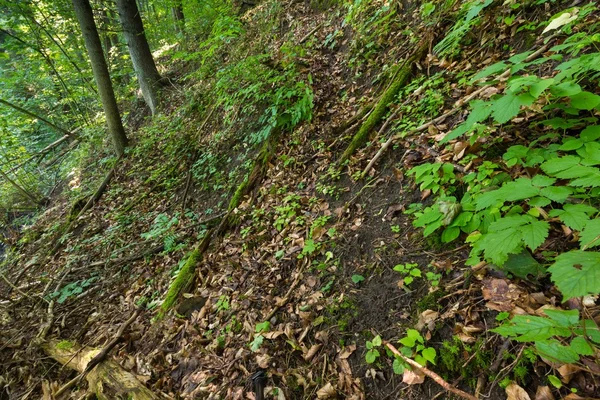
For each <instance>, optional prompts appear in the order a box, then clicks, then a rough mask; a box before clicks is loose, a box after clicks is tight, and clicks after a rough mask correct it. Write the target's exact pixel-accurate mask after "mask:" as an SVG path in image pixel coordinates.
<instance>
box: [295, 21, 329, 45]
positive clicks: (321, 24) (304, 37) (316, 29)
mask: <svg viewBox="0 0 600 400" xmlns="http://www.w3.org/2000/svg"><path fill="white" fill-rule="evenodd" d="M322 26H323V22H321V23H320V24H319V25H317V26H315V27H314V28H313V29H311V30H310V32H308V33H307V34H306V35H304V36H303V37H302V39H300V41H299V42H298V44H302V43H304V42H306V41H307V40H308V38H309V37H311V36H312V35H313V34H314V33H315V32H316V31H318V30H319V29H321V27H322Z"/></svg>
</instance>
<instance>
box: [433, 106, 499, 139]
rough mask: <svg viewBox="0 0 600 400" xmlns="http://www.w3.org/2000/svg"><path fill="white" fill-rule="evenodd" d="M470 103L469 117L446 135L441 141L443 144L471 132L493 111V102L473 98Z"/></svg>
mask: <svg viewBox="0 0 600 400" xmlns="http://www.w3.org/2000/svg"><path fill="white" fill-rule="evenodd" d="M469 105H470V106H471V113H470V114H469V116H468V117H467V119H466V121H465V122H463V123H462V124H460V125H459V126H458V127H456V128H454V130H452V131H451V132H450V133H448V134H447V135H446V136H444V138H443V139H442V140H441V141H440V143H441V144H444V143H447V142H448V141H450V140H452V139H456V138H457V137H459V136H461V135H464V134H465V133H467V132H469V131H470V130H471V129H472V128H473V126H474V125H475V124H477V123H479V122H482V121H485V120H486V119H487V118H488V117H489V116H490V114H491V112H492V105H493V103H491V102H485V101H483V100H473V101H471V102H470V103H469Z"/></svg>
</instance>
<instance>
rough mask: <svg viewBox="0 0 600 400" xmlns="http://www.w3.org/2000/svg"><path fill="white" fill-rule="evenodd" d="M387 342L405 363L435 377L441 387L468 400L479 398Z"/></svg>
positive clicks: (432, 377) (387, 345)
mask: <svg viewBox="0 0 600 400" xmlns="http://www.w3.org/2000/svg"><path fill="white" fill-rule="evenodd" d="M383 343H384V344H385V346H386V347H387V348H388V349H390V351H391V352H392V353H394V355H396V356H397V357H400V358H401V359H402V360H403V361H404V362H405V363H407V364H409V365H410V366H411V367H413V368H415V369H417V370H419V371H421V372H422V373H423V374H424V375H426V376H428V377H430V378H431V379H433V381H434V382H435V383H437V384H438V385H440V386H441V387H443V388H444V389H445V390H446V391H448V392H452V393H454V394H455V395H457V396H460V397H462V398H463V399H467V400H479V399H478V398H477V397H475V396H473V395H472V394H469V393H467V392H464V391H462V390H460V389H458V388H455V387H454V386H452V385H450V384H449V383H448V382H446V381H445V380H444V378H442V377H441V376H439V375H438V374H436V373H435V372H433V371H431V370H430V369H428V368H425V367H424V366H422V365H421V364H419V363H418V362H416V361H415V360H413V359H410V358H408V357H406V356H405V355H404V354H402V353H400V352H399V351H398V349H396V348H395V347H394V345H392V344H391V343H390V342H387V341H385V342H383Z"/></svg>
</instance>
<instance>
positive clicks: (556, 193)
mask: <svg viewBox="0 0 600 400" xmlns="http://www.w3.org/2000/svg"><path fill="white" fill-rule="evenodd" d="M572 193H573V189H571V188H570V187H568V186H548V187H545V188H542V190H540V195H541V196H544V197H547V198H549V199H550V200H552V201H556V202H557V203H564V202H565V201H566V200H567V199H568V198H569V196H570V195H571V194H572Z"/></svg>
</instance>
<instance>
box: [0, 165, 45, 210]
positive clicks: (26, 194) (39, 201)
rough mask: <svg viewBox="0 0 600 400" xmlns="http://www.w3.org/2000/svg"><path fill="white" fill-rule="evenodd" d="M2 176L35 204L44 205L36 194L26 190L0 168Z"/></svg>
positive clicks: (0, 175)
mask: <svg viewBox="0 0 600 400" xmlns="http://www.w3.org/2000/svg"><path fill="white" fill-rule="evenodd" d="M0 177H2V178H4V179H5V180H6V181H7V182H8V183H10V184H11V185H12V186H13V187H14V188H15V189H17V191H18V192H19V193H21V194H22V195H23V196H25V197H26V198H27V200H29V201H31V202H32V203H33V204H37V205H42V204H43V201H41V200H39V199H38V198H37V197H36V196H34V195H33V194H31V193H29V192H28V191H27V190H25V189H24V188H23V187H22V186H21V185H19V184H18V183H17V182H15V181H14V180H12V179H10V177H9V176H8V175H7V174H6V173H4V171H2V170H0Z"/></svg>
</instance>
